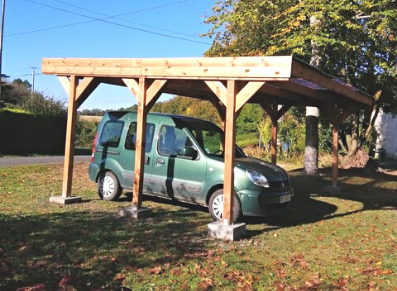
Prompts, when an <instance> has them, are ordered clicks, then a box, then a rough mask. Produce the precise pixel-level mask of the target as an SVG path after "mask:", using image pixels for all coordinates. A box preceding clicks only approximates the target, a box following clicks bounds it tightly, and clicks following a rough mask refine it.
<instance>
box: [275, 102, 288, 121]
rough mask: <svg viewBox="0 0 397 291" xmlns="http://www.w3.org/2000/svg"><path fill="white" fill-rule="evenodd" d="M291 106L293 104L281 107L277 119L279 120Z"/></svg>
mask: <svg viewBox="0 0 397 291" xmlns="http://www.w3.org/2000/svg"><path fill="white" fill-rule="evenodd" d="M290 108H291V105H284V106H283V107H281V108H280V110H279V111H277V116H276V119H277V120H279V119H280V118H281V117H283V115H284V114H285V113H287V111H288V110H289V109H290Z"/></svg>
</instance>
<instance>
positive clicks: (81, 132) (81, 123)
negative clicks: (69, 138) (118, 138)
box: [75, 119, 99, 148]
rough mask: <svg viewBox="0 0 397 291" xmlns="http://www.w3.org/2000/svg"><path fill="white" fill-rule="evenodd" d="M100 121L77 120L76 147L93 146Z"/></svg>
mask: <svg viewBox="0 0 397 291" xmlns="http://www.w3.org/2000/svg"><path fill="white" fill-rule="evenodd" d="M98 124H99V122H98V121H90V120H81V119H78V120H77V124H76V142H75V146H76V148H91V147H92V143H93V141H94V138H95V134H96V131H97V128H98Z"/></svg>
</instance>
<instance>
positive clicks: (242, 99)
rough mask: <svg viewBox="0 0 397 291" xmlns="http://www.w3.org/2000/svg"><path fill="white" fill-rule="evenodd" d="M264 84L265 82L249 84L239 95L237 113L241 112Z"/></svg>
mask: <svg viewBox="0 0 397 291" xmlns="http://www.w3.org/2000/svg"><path fill="white" fill-rule="evenodd" d="M264 84H265V82H255V81H252V82H248V83H247V85H245V86H244V88H243V89H241V91H240V92H239V93H238V94H237V97H236V98H237V100H236V112H237V111H239V110H240V109H241V108H242V107H243V106H244V105H245V104H246V103H247V102H248V100H249V99H251V97H252V96H254V94H255V93H256V92H258V90H259V89H260V88H261V87H262V86H263V85H264Z"/></svg>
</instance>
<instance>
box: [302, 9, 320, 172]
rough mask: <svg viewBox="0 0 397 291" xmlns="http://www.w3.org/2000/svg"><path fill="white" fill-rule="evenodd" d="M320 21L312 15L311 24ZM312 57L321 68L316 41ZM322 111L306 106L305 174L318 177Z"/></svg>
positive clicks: (313, 43)
mask: <svg viewBox="0 0 397 291" xmlns="http://www.w3.org/2000/svg"><path fill="white" fill-rule="evenodd" d="M319 24H320V21H319V20H318V19H317V18H316V17H315V16H311V17H310V26H314V25H319ZM311 46H312V57H311V60H310V65H312V66H314V67H316V68H319V69H320V68H321V63H322V55H323V53H322V51H321V48H320V47H319V46H318V45H317V43H316V42H315V41H312V43H311ZM319 116H320V111H319V109H318V108H316V107H306V142H305V163H304V168H303V174H304V175H306V176H309V177H318V117H319Z"/></svg>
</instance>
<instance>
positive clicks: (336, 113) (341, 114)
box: [326, 103, 357, 188]
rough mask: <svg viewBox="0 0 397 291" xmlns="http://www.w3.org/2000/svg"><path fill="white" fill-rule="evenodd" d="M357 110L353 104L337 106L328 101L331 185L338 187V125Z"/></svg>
mask: <svg viewBox="0 0 397 291" xmlns="http://www.w3.org/2000/svg"><path fill="white" fill-rule="evenodd" d="M356 110H357V108H356V107H354V106H349V107H342V108H337V107H336V106H335V105H334V104H331V103H329V104H328V107H327V110H326V114H327V116H328V119H329V120H330V121H331V124H332V187H334V188H337V187H338V174H339V173H338V172H339V168H338V164H339V155H338V141H339V134H338V131H339V126H340V125H341V124H342V122H343V121H345V120H346V119H347V118H348V117H349V116H350V115H351V114H352V113H353V112H355V111H356Z"/></svg>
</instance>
